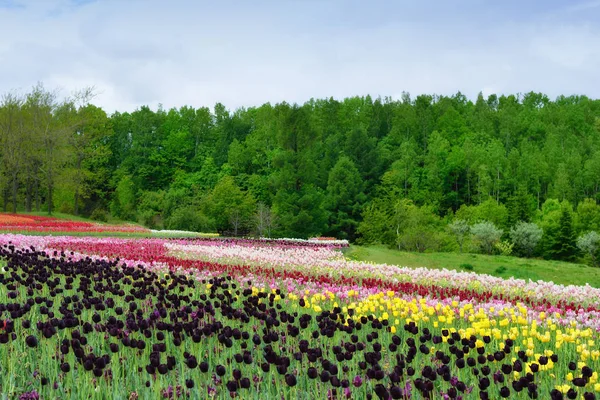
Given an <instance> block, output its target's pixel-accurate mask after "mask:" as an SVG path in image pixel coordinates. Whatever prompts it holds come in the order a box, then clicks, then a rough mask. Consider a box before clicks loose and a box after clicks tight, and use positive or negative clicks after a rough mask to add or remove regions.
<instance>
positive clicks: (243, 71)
mask: <svg viewBox="0 0 600 400" xmlns="http://www.w3.org/2000/svg"><path fill="white" fill-rule="evenodd" d="M532 3H534V4H537V7H534V6H532V5H531V4H532ZM592 3H593V2H591V3H580V4H579V6H580V7H587V9H593V7H592V6H593V4H592ZM498 4H500V3H498ZM498 4H494V5H490V3H489V2H483V1H477V0H462V1H458V2H452V4H446V3H442V4H440V3H439V2H431V1H424V2H420V3H413V2H401V1H391V0H389V1H383V0H381V1H378V0H373V3H370V5H367V3H364V2H362V1H357V0H348V1H343V0H320V1H317V0H306V1H284V0H279V1H275V0H268V1H267V0H257V1H256V2H251V3H250V2H242V1H232V0H223V1H221V2H195V1H191V0H190V1H184V0H173V1H172V2H164V1H158V0H144V1H141V0H130V1H127V2H125V1H116V0H102V1H101V0H98V1H82V0H44V1H42V0H20V1H17V0H12V1H10V0H9V1H8V2H7V1H6V0H4V1H2V0H0V35H2V37H3V38H4V40H3V41H2V42H0V75H1V76H2V77H3V79H2V80H1V81H0V93H1V92H6V91H8V90H10V89H15V88H17V89H18V88H20V89H23V90H27V89H28V88H29V87H31V86H32V85H34V84H35V83H36V82H38V81H42V82H44V83H45V84H46V86H48V87H60V88H62V89H63V92H65V93H68V92H69V91H71V90H76V89H79V88H81V87H83V86H95V87H96V88H97V89H98V91H99V95H98V97H97V98H96V100H95V102H96V103H97V104H98V105H100V106H102V107H104V108H105V109H106V110H107V111H108V112H112V111H115V110H119V111H132V110H134V109H135V108H137V107H140V106H141V105H150V106H152V107H156V106H157V105H158V104H163V105H164V107H165V108H170V107H180V106H183V105H192V106H195V107H201V106H210V107H212V106H213V105H214V104H215V103H216V102H222V103H223V104H225V105H226V106H228V107H230V108H236V107H240V106H253V105H260V104H262V103H264V102H272V103H275V102H280V101H288V102H304V101H306V100H308V99H310V98H313V97H314V98H319V97H329V96H334V97H338V98H341V97H345V96H352V95H366V94H371V95H372V96H377V95H381V96H388V95H392V96H395V97H399V95H400V94H401V93H402V92H403V91H408V92H410V93H411V94H412V95H413V97H414V96H415V95H417V94H421V93H431V94H432V93H437V94H453V93H456V92H457V91H461V92H463V93H465V94H466V95H467V96H469V97H471V98H474V97H475V96H476V95H477V93H478V92H479V91H483V92H484V93H486V94H489V93H491V92H495V93H517V92H527V91H530V90H535V91H542V92H544V93H547V94H548V95H550V96H551V97H553V96H557V95H560V94H573V93H577V94H586V95H589V96H591V97H600V83H597V80H596V79H595V73H594V71H597V70H598V68H599V67H600V46H599V45H598V43H600V31H599V30H598V28H597V26H599V25H598V24H597V23H596V22H598V21H596V20H594V16H593V14H594V13H591V12H587V13H585V12H584V13H579V12H565V10H564V6H563V4H562V3H560V2H556V3H554V2H553V1H549V2H545V3H541V2H528V3H527V5H521V4H519V3H518V2H516V1H507V2H503V3H502V6H499V5H498ZM544 5H546V6H544Z"/></svg>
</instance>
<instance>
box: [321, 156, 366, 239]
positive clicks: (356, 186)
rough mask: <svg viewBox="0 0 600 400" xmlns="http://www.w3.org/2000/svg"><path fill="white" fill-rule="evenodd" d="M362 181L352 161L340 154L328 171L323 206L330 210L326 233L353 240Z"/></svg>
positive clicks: (362, 195)
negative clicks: (328, 230)
mask: <svg viewBox="0 0 600 400" xmlns="http://www.w3.org/2000/svg"><path fill="white" fill-rule="evenodd" d="M362 189H363V182H362V179H361V177H360V173H359V172H358V169H357V168H356V166H355V165H354V162H352V160H351V159H350V158H348V157H346V156H341V157H340V158H339V160H338V162H337V163H336V164H335V166H334V167H333V168H332V169H331V171H330V172H329V180H328V183H327V191H326V196H325V208H326V209H327V210H328V211H329V212H330V214H329V215H330V216H329V229H330V232H328V234H340V237H343V238H349V239H351V240H354V238H355V231H356V227H357V226H358V223H359V218H360V212H361V206H362V203H363V202H364V200H365V196H364V194H363V193H362Z"/></svg>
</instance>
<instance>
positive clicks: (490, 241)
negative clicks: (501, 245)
mask: <svg viewBox="0 0 600 400" xmlns="http://www.w3.org/2000/svg"><path fill="white" fill-rule="evenodd" d="M471 233H472V234H473V239H474V241H475V243H476V244H477V245H478V246H479V248H480V250H482V251H483V252H485V253H486V254H492V252H493V251H494V245H495V244H496V243H498V242H499V241H500V238H501V237H502V229H498V228H496V225H494V223H493V222H490V221H483V222H480V223H478V224H475V225H473V226H472V227H471Z"/></svg>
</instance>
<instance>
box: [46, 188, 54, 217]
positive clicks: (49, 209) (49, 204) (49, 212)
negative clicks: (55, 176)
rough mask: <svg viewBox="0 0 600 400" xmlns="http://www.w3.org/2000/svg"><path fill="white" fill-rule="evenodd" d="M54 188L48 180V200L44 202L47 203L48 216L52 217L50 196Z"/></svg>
mask: <svg viewBox="0 0 600 400" xmlns="http://www.w3.org/2000/svg"><path fill="white" fill-rule="evenodd" d="M53 190H54V187H53V185H52V181H50V180H48V198H47V199H46V202H47V203H48V215H52V195H53Z"/></svg>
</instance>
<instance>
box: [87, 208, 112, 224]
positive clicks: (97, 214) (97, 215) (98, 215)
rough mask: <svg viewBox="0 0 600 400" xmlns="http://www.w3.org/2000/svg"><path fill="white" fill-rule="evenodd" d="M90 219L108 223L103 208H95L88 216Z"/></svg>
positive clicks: (106, 214)
mask: <svg viewBox="0 0 600 400" xmlns="http://www.w3.org/2000/svg"><path fill="white" fill-rule="evenodd" d="M90 219H91V220H94V221H99V222H108V212H107V211H106V210H105V209H103V208H100V207H98V208H95V209H94V211H92V213H91V214H90Z"/></svg>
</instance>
